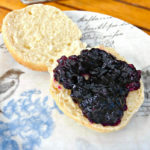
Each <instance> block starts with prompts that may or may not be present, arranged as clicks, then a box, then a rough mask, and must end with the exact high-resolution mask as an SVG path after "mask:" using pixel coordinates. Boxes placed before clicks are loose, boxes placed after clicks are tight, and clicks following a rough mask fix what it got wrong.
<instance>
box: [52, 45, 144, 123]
mask: <svg viewBox="0 0 150 150" xmlns="http://www.w3.org/2000/svg"><path fill="white" fill-rule="evenodd" d="M57 62H58V66H57V67H56V68H55V69H54V79H55V80H56V81H58V82H59V83H60V84H62V85H63V86H64V88H66V89H70V90H71V95H70V96H71V97H72V99H73V101H74V102H75V103H77V104H78V105H79V107H80V108H81V110H82V112H83V114H84V116H85V117H87V118H88V119H89V121H90V122H92V123H100V124H102V125H103V126H107V125H111V126H115V125H118V124H119V123H120V121H121V118H122V116H123V113H124V111H126V110H127V105H126V98H127V96H128V93H129V91H133V90H137V89H139V88H140V82H139V80H140V78H141V71H140V70H136V69H135V67H134V66H133V65H132V64H127V63H126V62H124V61H121V60H117V59H116V58H115V57H114V56H112V55H111V54H109V53H107V52H105V51H103V50H100V49H98V48H92V49H91V50H83V51H81V54H80V55H79V56H75V55H72V56H70V57H68V58H67V57H66V56H62V57H61V58H60V59H58V60H57Z"/></svg>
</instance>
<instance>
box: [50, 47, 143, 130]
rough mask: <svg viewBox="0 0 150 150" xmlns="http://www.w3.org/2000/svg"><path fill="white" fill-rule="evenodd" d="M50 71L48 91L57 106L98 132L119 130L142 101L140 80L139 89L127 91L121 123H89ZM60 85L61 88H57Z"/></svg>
mask: <svg viewBox="0 0 150 150" xmlns="http://www.w3.org/2000/svg"><path fill="white" fill-rule="evenodd" d="M101 48H102V49H105V51H107V52H108V53H111V54H113V55H114V56H116V58H117V59H118V60H123V61H125V59H124V58H123V57H121V56H120V55H119V54H118V53H117V52H116V51H115V50H113V49H111V48H104V47H102V46H101ZM56 66H57V63H55V64H54V66H53V68H55V67H56ZM49 72H50V76H51V77H50V93H51V95H52V97H53V98H54V100H55V101H56V103H57V105H58V106H59V108H60V109H61V110H62V111H63V112H64V113H65V114H66V115H67V116H69V117H71V118H72V119H74V120H76V121H77V122H79V123H80V124H82V125H84V126H86V127H88V128H91V129H94V130H96V131H98V132H112V131H116V130H119V129H121V128H123V127H125V126H126V125H127V123H128V122H129V120H130V119H131V117H132V116H133V114H134V113H135V112H137V111H138V109H139V107H140V106H141V104H142V103H143V101H144V87H143V83H142V81H140V83H141V87H140V89H138V90H136V91H132V92H129V95H128V97H127V99H126V103H127V107H128V109H127V111H124V115H123V117H122V119H121V123H120V124H119V125H117V126H103V125H101V124H96V123H91V122H89V120H88V119H87V118H86V117H84V115H83V113H82V110H81V109H80V108H79V106H78V104H76V103H74V102H73V100H72V98H71V97H70V93H71V90H67V89H65V88H64V87H63V86H62V85H60V84H59V83H58V82H57V81H55V80H54V78H53V71H52V69H51V68H49ZM58 86H60V87H61V88H58Z"/></svg>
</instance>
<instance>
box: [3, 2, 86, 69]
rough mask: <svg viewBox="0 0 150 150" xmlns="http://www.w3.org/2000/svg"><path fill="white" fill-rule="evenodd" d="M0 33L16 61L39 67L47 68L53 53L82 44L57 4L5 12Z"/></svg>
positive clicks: (80, 47)
mask: <svg viewBox="0 0 150 150" xmlns="http://www.w3.org/2000/svg"><path fill="white" fill-rule="evenodd" d="M2 35H3V40H4V43H5V45H6V47H7V48H8V50H9V52H10V53H11V55H12V56H13V57H14V59H15V60H16V61H18V62H19V63H20V64H22V65H24V66H26V67H29V68H31V69H33V70H39V71H47V70H48V68H47V61H48V60H50V61H51V64H52V63H53V61H54V59H55V58H57V55H59V54H61V53H69V52H70V53H72V52H73V51H76V50H78V49H82V48H84V47H85V45H84V44H83V43H82V42H81V41H80V38H81V36H82V34H81V31H80V30H79V28H78V27H77V25H76V24H75V23H73V22H72V20H71V19H70V18H68V17H67V16H66V15H65V14H64V13H63V12H62V11H61V10H59V9H58V8H55V7H52V6H49V5H43V4H34V5H30V6H28V7H25V8H23V9H20V10H14V11H12V12H10V13H8V14H7V15H6V17H5V18H4V20H3V24H2ZM68 51H69V52H68Z"/></svg>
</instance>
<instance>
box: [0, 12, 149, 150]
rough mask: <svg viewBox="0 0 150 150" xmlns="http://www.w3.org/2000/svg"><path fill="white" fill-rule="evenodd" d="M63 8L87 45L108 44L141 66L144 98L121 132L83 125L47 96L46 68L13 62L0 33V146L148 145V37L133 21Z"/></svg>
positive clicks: (83, 149) (89, 148)
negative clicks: (131, 23) (44, 70)
mask: <svg viewBox="0 0 150 150" xmlns="http://www.w3.org/2000/svg"><path fill="white" fill-rule="evenodd" d="M65 13H66V14H67V15H68V16H69V17H70V18H72V20H73V21H74V22H76V23H77V24H78V26H79V28H80V29H81V31H82V33H83V38H82V40H83V41H84V42H86V43H87V44H88V46H89V47H92V46H96V45H104V46H108V47H113V48H115V49H116V51H118V52H119V53H120V54H121V55H122V56H124V57H125V58H126V59H127V60H128V61H129V62H130V63H133V64H135V66H136V67H137V68H138V69H143V68H145V69H144V71H145V72H144V83H145V86H147V88H146V90H145V91H146V94H147V98H146V99H145V103H144V105H143V106H142V107H141V109H140V111H139V112H138V113H137V114H136V115H135V116H134V117H133V118H132V119H131V121H130V123H129V124H128V125H127V126H126V127H125V128H124V129H122V130H120V131H117V132H114V133H109V134H101V133H97V132H95V131H92V130H90V129H87V128H85V127H83V126H81V125H79V124H78V123H76V122H75V121H73V120H72V119H70V118H68V117H66V116H65V115H64V114H63V113H62V112H61V111H60V110H59V109H58V108H57V106H56V104H55V103H54V101H53V100H52V98H51V97H50V96H48V95H49V75H48V73H43V72H36V71H32V70H30V69H27V68H25V67H23V66H21V65H20V64H18V63H17V62H16V61H14V59H13V58H12V57H11V56H10V54H9V53H8V52H7V50H6V48H5V46H4V44H3V40H2V35H1V34H0V76H3V78H0V101H1V103H0V108H1V110H2V111H3V113H0V150H19V149H23V150H33V149H37V150H50V149H53V150H110V149H111V150H138V149H139V150H148V149H149V147H150V130H149V126H150V117H149V114H150V113H149V111H150V105H149V91H150V90H149V89H150V87H149V85H148V84H147V83H148V82H149V83H150V73H149V72H148V71H147V70H148V69H149V68H147V66H149V65H150V59H149V58H150V37H149V36H148V35H147V34H146V33H144V32H143V31H141V30H139V29H138V28H136V27H134V26H133V25H130V24H128V23H126V22H124V21H121V20H119V19H116V18H113V17H110V16H107V15H103V14H99V13H92V12H84V11H66V12H65ZM8 70H9V72H7V71H8ZM16 70H17V71H16ZM6 72H7V73H6ZM21 72H24V73H22V74H20V73H21ZM146 84H147V85H146ZM48 97H49V100H48Z"/></svg>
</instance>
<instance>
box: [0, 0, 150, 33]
mask: <svg viewBox="0 0 150 150" xmlns="http://www.w3.org/2000/svg"><path fill="white" fill-rule="evenodd" d="M45 4H48V5H52V6H55V7H58V8H60V9H61V10H85V11H94V12H99V13H103V14H107V15H111V16H114V17H117V18H120V19H122V20H124V21H127V22H129V23H131V24H133V25H135V26H137V27H138V28H140V29H142V30H143V31H144V32H146V33H148V34H149V35H150V0H55V2H46V3H45ZM25 6H26V5H25V4H22V3H21V2H20V0H0V28H1V24H2V20H3V18H4V16H5V15H6V14H7V13H8V12H10V11H12V10H14V9H20V8H23V7H25Z"/></svg>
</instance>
